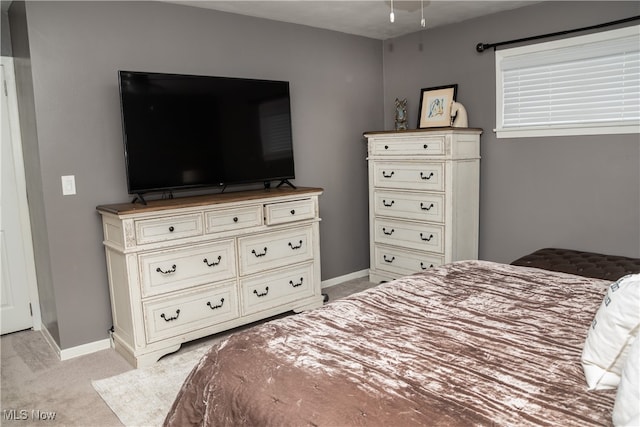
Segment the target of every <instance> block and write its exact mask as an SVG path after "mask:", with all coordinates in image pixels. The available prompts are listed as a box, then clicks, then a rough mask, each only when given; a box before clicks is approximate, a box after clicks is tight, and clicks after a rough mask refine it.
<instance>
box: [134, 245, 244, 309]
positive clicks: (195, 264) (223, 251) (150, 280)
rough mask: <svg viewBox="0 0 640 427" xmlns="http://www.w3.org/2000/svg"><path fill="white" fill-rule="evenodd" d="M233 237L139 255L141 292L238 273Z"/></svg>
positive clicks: (155, 292) (172, 288) (149, 293)
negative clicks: (231, 238)
mask: <svg viewBox="0 0 640 427" xmlns="http://www.w3.org/2000/svg"><path fill="white" fill-rule="evenodd" d="M234 248H235V247H234V242H233V240H225V241H221V242H215V243H209V244H206V245H196V246H187V247H182V248H180V249H170V250H165V251H156V252H146V253H144V254H141V255H138V264H139V266H140V282H141V284H142V296H143V297H148V296H152V295H159V294H162V293H165V292H170V291H175V290H178V289H185V288H188V287H191V286H195V285H201V284H205V283H208V282H213V281H216V280H226V279H229V278H232V277H235V274H236V264H235V250H234Z"/></svg>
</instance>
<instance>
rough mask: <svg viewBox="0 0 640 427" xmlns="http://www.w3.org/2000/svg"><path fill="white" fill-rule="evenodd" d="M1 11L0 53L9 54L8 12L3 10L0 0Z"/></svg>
mask: <svg viewBox="0 0 640 427" xmlns="http://www.w3.org/2000/svg"><path fill="white" fill-rule="evenodd" d="M1 10H2V12H1V13H0V54H2V56H11V34H10V32H9V14H8V13H7V11H6V10H5V6H4V2H2V9H1Z"/></svg>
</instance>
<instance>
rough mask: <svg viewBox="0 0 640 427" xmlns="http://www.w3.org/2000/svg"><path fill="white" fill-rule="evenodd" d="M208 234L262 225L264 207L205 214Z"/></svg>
mask: <svg viewBox="0 0 640 427" xmlns="http://www.w3.org/2000/svg"><path fill="white" fill-rule="evenodd" d="M204 220H205V224H206V232H207V233H218V232H221V231H230V230H240V229H243V228H248V227H256V226H260V225H262V205H255V206H245V207H241V208H233V209H216V210H212V211H207V212H205V214H204Z"/></svg>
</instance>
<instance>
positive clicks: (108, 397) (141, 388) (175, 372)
mask: <svg viewBox="0 0 640 427" xmlns="http://www.w3.org/2000/svg"><path fill="white" fill-rule="evenodd" d="M210 347H211V343H205V344H200V345H199V346H197V347H195V348H193V349H183V350H181V351H178V352H176V353H173V354H170V355H168V356H165V357H163V358H162V359H160V361H158V362H157V363H155V364H153V366H150V367H147V368H141V369H134V370H131V371H128V372H125V373H123V374H120V375H116V376H114V377H110V378H105V379H102V380H96V381H92V382H91V385H93V388H94V389H95V390H96V391H97V392H98V394H99V395H100V397H102V399H103V400H104V401H105V402H106V403H107V405H109V407H110V408H111V410H112V411H113V412H114V413H115V414H116V415H117V416H118V418H119V419H120V421H121V422H122V424H124V425H125V426H128V427H133V426H140V427H142V426H145V427H147V426H160V425H162V422H163V421H164V417H165V416H166V415H167V413H168V412H169V409H170V408H171V404H172V403H173V400H174V399H175V397H176V395H177V394H178V391H180V387H181V386H182V383H183V382H184V380H185V379H186V378H187V375H189V373H190V372H191V369H193V367H194V366H195V365H196V363H198V360H200V358H201V357H202V356H203V355H204V353H205V352H206V351H207V350H208V349H209V348H210Z"/></svg>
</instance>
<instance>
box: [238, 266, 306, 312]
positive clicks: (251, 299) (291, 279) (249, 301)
mask: <svg viewBox="0 0 640 427" xmlns="http://www.w3.org/2000/svg"><path fill="white" fill-rule="evenodd" d="M314 287H315V286H314V283H313V265H312V264H307V265H303V266H298V267H294V268H289V269H285V270H281V271H278V272H275V273H269V274H261V275H259V276H254V277H251V278H247V279H243V280H241V281H240V289H241V290H242V300H243V314H252V313H256V312H258V311H262V310H267V309H269V308H272V307H276V306H279V305H282V304H286V303H288V302H293V301H296V300H299V299H302V298H307V297H310V296H312V295H313V289H314Z"/></svg>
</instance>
